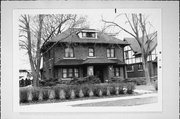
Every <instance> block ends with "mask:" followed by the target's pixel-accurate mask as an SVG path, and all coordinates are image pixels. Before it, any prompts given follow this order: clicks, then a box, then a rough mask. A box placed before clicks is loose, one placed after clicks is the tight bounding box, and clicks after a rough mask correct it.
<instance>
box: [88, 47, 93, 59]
mask: <svg viewBox="0 0 180 119" xmlns="http://www.w3.org/2000/svg"><path fill="white" fill-rule="evenodd" d="M89 56H90V57H94V48H89Z"/></svg>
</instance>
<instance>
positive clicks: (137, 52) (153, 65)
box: [124, 32, 157, 78]
mask: <svg viewBox="0 0 180 119" xmlns="http://www.w3.org/2000/svg"><path fill="white" fill-rule="evenodd" d="M148 36H149V37H152V38H154V39H153V40H152V42H151V43H150V47H149V49H150V54H149V56H148V65H149V73H150V77H155V76H157V49H156V47H157V32H154V33H152V34H149V35H148ZM124 41H126V42H127V43H129V44H130V45H129V46H126V47H125V48H124V57H125V62H126V63H127V77H128V78H136V77H144V76H145V75H144V71H143V66H142V58H141V49H140V46H139V44H138V42H137V41H136V40H135V39H134V38H124ZM146 41H147V40H146V39H145V41H144V42H146Z"/></svg>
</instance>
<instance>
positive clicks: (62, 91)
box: [20, 82, 135, 103]
mask: <svg viewBox="0 0 180 119" xmlns="http://www.w3.org/2000/svg"><path fill="white" fill-rule="evenodd" d="M134 88H135V84H134V83H132V82H128V83H103V84H91V85H88V84H82V85H64V84H61V85H58V86H54V87H41V88H34V87H28V88H24V87H23V88H20V102H22V103H25V102H30V101H37V100H39V101H41V100H48V99H50V100H53V99H61V100H63V99H74V98H76V97H79V98H82V97H92V96H98V97H101V96H110V95H118V94H126V93H128V94H132V93H133V90H134Z"/></svg>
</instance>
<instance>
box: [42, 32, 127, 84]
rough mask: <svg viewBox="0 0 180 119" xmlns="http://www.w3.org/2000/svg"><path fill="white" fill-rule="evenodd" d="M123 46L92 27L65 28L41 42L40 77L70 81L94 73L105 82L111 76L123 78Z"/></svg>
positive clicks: (121, 42) (115, 39) (118, 40)
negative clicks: (58, 33) (41, 66)
mask: <svg viewBox="0 0 180 119" xmlns="http://www.w3.org/2000/svg"><path fill="white" fill-rule="evenodd" d="M126 45H128V44H127V43H126V42H124V41H122V40H120V39H117V38H115V37H113V36H109V35H107V34H105V33H102V32H99V31H96V30H94V29H78V28H73V29H68V30H66V31H65V32H63V33H61V34H60V35H58V36H57V37H55V38H53V39H51V40H50V41H48V42H47V43H46V44H45V45H43V47H42V49H41V51H42V53H43V54H44V55H43V69H42V79H44V80H48V79H53V78H55V79H56V78H57V79H58V80H72V79H73V78H75V77H77V78H80V77H86V76H90V75H95V76H97V77H99V78H100V80H101V82H105V81H106V80H108V79H110V78H112V77H121V78H125V77H126V71H125V66H126V64H125V62H124V55H123V52H124V51H123V49H124V47H125V46H126ZM50 47H51V49H50V50H48V49H49V48H50Z"/></svg>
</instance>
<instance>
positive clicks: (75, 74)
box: [74, 68, 79, 77]
mask: <svg viewBox="0 0 180 119" xmlns="http://www.w3.org/2000/svg"><path fill="white" fill-rule="evenodd" d="M74 77H79V70H78V69H77V68H75V69H74Z"/></svg>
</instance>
